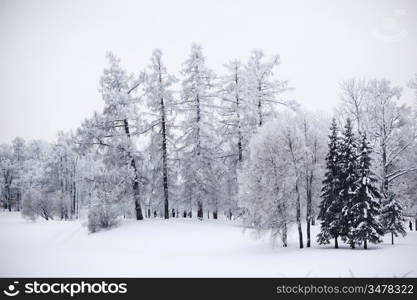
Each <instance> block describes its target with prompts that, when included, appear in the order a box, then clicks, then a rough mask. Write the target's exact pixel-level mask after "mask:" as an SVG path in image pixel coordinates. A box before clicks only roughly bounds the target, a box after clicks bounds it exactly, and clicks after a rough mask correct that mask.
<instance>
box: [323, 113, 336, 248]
mask: <svg viewBox="0 0 417 300" xmlns="http://www.w3.org/2000/svg"><path fill="white" fill-rule="evenodd" d="M338 135H339V134H338V129H337V124H336V119H334V118H333V121H332V125H331V127H330V134H329V140H330V141H329V145H328V148H329V151H328V153H327V156H326V172H325V179H324V180H323V188H322V194H321V198H322V201H321V203H320V212H319V215H318V218H319V219H320V220H321V229H320V233H319V235H318V242H319V244H328V243H329V242H330V240H331V239H333V238H334V243H335V244H334V246H335V248H338V247H339V246H338V240H337V239H338V237H339V235H340V230H339V229H340V220H341V215H340V212H341V209H342V205H341V203H340V201H339V200H340V199H339V197H338V179H339V171H340V165H339V163H340V160H339V156H340V153H339V147H340V140H339V136H338Z"/></svg>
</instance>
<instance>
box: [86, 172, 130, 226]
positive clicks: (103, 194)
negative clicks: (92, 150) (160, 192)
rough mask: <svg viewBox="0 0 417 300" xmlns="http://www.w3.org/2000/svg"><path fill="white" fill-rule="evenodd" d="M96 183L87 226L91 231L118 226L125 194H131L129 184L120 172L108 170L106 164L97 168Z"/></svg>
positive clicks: (95, 173)
mask: <svg viewBox="0 0 417 300" xmlns="http://www.w3.org/2000/svg"><path fill="white" fill-rule="evenodd" d="M94 185H95V190H94V191H95V193H94V200H93V202H92V203H91V207H90V209H89V211H88V223H87V227H88V230H89V232H90V233H94V232H97V231H99V230H101V229H109V228H111V227H114V226H116V225H117V224H118V222H119V219H120V216H121V215H122V209H121V208H122V206H121V205H120V203H121V202H122V201H123V198H124V195H126V194H129V193H128V192H127V189H128V184H127V183H126V181H125V180H124V178H123V177H121V176H120V173H119V172H117V171H114V170H107V168H106V167H105V166H104V165H101V166H98V168H97V169H96V170H95V172H94Z"/></svg>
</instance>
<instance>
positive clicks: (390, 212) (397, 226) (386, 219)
mask: <svg viewBox="0 0 417 300" xmlns="http://www.w3.org/2000/svg"><path fill="white" fill-rule="evenodd" d="M388 196H389V197H388V199H386V200H385V201H384V202H383V207H382V218H381V219H382V220H381V222H382V225H383V227H384V229H385V232H386V233H391V244H392V245H394V236H395V237H397V236H398V235H402V236H405V235H406V234H407V232H406V231H405V228H404V222H405V218H404V216H403V208H402V206H401V204H400V203H399V202H398V201H397V198H396V196H395V194H394V193H390V194H389V195H388Z"/></svg>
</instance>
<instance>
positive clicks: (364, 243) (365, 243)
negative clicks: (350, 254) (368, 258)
mask: <svg viewBox="0 0 417 300" xmlns="http://www.w3.org/2000/svg"><path fill="white" fill-rule="evenodd" d="M363 249H368V241H367V240H364V241H363Z"/></svg>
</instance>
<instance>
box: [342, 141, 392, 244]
mask: <svg viewBox="0 0 417 300" xmlns="http://www.w3.org/2000/svg"><path fill="white" fill-rule="evenodd" d="M371 152H372V150H371V148H370V146H369V143H368V140H367V138H366V135H365V134H363V135H362V137H361V141H360V145H359V158H358V173H359V177H358V182H357V186H358V187H357V190H356V191H355V199H354V204H353V206H352V208H351V210H352V214H353V215H354V224H353V232H352V235H351V236H350V238H351V239H352V241H351V243H356V244H358V245H362V243H363V247H364V249H367V248H368V242H370V243H374V244H375V243H380V242H381V236H382V235H383V234H384V230H383V227H382V225H381V223H380V220H379V216H380V213H381V211H380V204H379V203H380V194H379V192H378V188H377V187H375V183H376V182H377V180H376V179H375V178H374V174H373V173H372V171H371Z"/></svg>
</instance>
